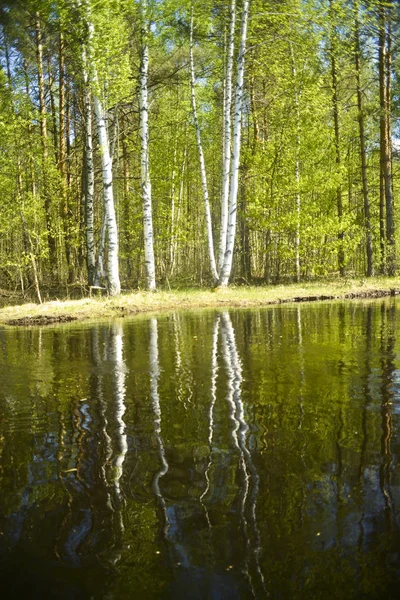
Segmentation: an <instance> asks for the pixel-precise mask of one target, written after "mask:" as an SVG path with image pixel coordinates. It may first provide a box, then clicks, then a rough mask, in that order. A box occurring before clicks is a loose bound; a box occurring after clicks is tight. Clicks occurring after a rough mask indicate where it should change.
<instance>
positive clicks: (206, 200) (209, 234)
mask: <svg viewBox="0 0 400 600" xmlns="http://www.w3.org/2000/svg"><path fill="white" fill-rule="evenodd" d="M193 13H194V10H193V5H192V11H191V16H190V84H191V98H192V112H193V121H194V126H195V129H196V140H197V149H198V152H199V161H200V173H201V184H202V188H203V198H204V208H205V213H206V226H207V240H208V255H209V259H210V267H211V274H212V277H213V279H214V281H215V282H216V281H218V272H217V265H216V262H215V253H214V239H213V231H212V222H211V211H210V201H209V195H208V184H207V174H206V164H205V160H204V152H203V145H202V142H201V133H200V125H199V119H198V116H197V106H196V96H195V91H194V90H195V83H196V77H195V72H194V58H193V46H194V43H193V23H194V14H193Z"/></svg>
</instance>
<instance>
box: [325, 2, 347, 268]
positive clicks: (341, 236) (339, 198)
mask: <svg viewBox="0 0 400 600" xmlns="http://www.w3.org/2000/svg"><path fill="white" fill-rule="evenodd" d="M329 6H330V11H331V15H332V0H330V2H329ZM331 19H332V20H333V16H331ZM335 35H336V31H335V27H334V25H333V23H332V32H331V39H330V59H331V78H332V81H331V84H332V110H333V122H334V129H335V154H336V168H337V172H338V174H339V172H340V165H341V156H340V129H339V101H338V80H337V65H336V50H337V48H336V43H335ZM336 207H337V215H338V219H339V233H338V266H339V272H340V275H341V276H342V277H343V275H344V274H345V268H344V261H345V258H344V249H343V240H344V232H343V230H342V217H343V199H342V186H341V183H340V182H339V184H338V186H337V189H336Z"/></svg>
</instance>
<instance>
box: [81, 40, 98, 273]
mask: <svg viewBox="0 0 400 600" xmlns="http://www.w3.org/2000/svg"><path fill="white" fill-rule="evenodd" d="M82 63H83V82H84V88H85V89H84V103H85V169H86V186H85V187H86V189H85V213H86V264H87V270H88V283H89V285H93V284H94V280H95V275H96V256H95V245H94V210H93V200H94V165H93V135H92V102H91V97H90V87H89V75H88V65H87V55H86V49H85V47H83V50H82Z"/></svg>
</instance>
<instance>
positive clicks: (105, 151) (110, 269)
mask: <svg viewBox="0 0 400 600" xmlns="http://www.w3.org/2000/svg"><path fill="white" fill-rule="evenodd" d="M88 28H89V43H90V38H91V37H92V36H93V33H94V26H93V24H92V23H91V22H90V20H88ZM92 77H93V84H94V88H95V89H96V88H98V78H97V72H96V68H95V66H94V65H93V66H92ZM93 101H94V110H95V114H96V120H97V130H98V134H99V145H100V152H101V164H102V175H103V191H104V218H105V222H106V230H107V241H108V261H107V278H108V289H109V292H110V295H111V296H116V295H118V294H120V293H121V283H120V279H119V265H118V228H117V220H116V216H115V206H114V194H113V174H112V162H111V156H110V142H109V139H108V131H107V125H106V121H105V111H104V108H103V105H102V103H101V100H100V98H99V96H98V93H97V92H96V93H95V94H94V95H93Z"/></svg>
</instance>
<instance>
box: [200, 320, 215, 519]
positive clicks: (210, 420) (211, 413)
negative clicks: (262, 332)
mask: <svg viewBox="0 0 400 600" xmlns="http://www.w3.org/2000/svg"><path fill="white" fill-rule="evenodd" d="M219 322H220V317H219V316H218V317H216V319H215V321H214V329H213V343H212V354H211V402H210V408H209V410H208V423H209V428H208V445H209V447H210V455H209V457H208V463H207V467H206V470H205V473H204V477H205V480H206V487H205V489H204V492H203V493H202V494H201V496H200V502H201V504H202V505H203V507H204V510H205V513H206V518H207V522H208V525H209V527H211V522H210V518H209V516H208V511H207V508H206V506H205V505H204V502H203V499H204V498H205V497H206V495H207V493H208V491H209V489H210V477H209V472H210V469H211V465H212V451H213V450H212V448H213V437H214V406H215V401H216V398H217V396H216V393H217V375H218V362H217V358H218V356H217V353H218V334H219Z"/></svg>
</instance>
